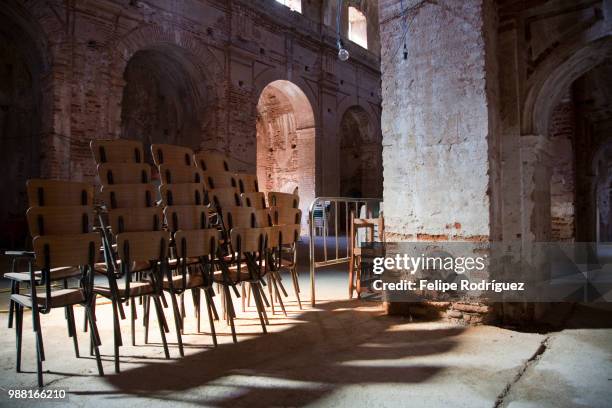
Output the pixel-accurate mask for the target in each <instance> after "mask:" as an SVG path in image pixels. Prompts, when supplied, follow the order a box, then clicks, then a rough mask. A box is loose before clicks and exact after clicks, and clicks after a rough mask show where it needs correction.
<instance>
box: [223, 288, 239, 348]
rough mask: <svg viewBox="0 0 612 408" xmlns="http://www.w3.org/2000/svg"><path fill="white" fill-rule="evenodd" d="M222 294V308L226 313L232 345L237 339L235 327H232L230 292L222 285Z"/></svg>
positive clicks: (232, 312)
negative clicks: (223, 307)
mask: <svg viewBox="0 0 612 408" xmlns="http://www.w3.org/2000/svg"><path fill="white" fill-rule="evenodd" d="M223 293H224V296H223V298H224V306H225V310H226V313H227V317H228V320H229V324H230V328H231V330H232V340H233V341H234V343H238V339H237V337H236V326H235V325H234V316H235V313H234V305H233V303H232V297H231V295H230V290H229V288H228V287H227V286H226V285H223Z"/></svg>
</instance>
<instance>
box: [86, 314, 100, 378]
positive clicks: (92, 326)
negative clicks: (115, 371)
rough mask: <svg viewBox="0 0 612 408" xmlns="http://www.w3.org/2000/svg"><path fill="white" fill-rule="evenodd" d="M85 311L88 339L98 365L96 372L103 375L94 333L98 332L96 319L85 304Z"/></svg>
mask: <svg viewBox="0 0 612 408" xmlns="http://www.w3.org/2000/svg"><path fill="white" fill-rule="evenodd" d="M85 311H86V313H87V315H88V319H87V320H88V321H89V328H90V333H89V336H90V339H91V340H90V341H91V344H92V345H93V349H94V353H95V355H96V364H97V366H98V374H99V375H100V376H104V368H102V359H101V358H100V349H99V348H98V344H97V343H98V339H96V333H97V332H98V327H97V324H96V319H95V318H94V316H93V313H92V310H91V308H90V307H89V306H85Z"/></svg>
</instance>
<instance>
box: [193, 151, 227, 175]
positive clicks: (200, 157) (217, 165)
mask: <svg viewBox="0 0 612 408" xmlns="http://www.w3.org/2000/svg"><path fill="white" fill-rule="evenodd" d="M195 163H196V166H198V167H199V168H200V170H202V171H206V172H213V173H215V172H223V171H231V170H232V168H231V166H230V160H229V158H228V157H227V156H226V155H224V154H221V153H217V152H198V153H196V154H195Z"/></svg>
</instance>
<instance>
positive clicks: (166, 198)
mask: <svg viewBox="0 0 612 408" xmlns="http://www.w3.org/2000/svg"><path fill="white" fill-rule="evenodd" d="M159 192H160V193H161V199H162V203H163V204H164V205H166V206H168V205H204V201H205V194H204V185H203V184H199V183H180V184H162V185H161V186H160V187H159Z"/></svg>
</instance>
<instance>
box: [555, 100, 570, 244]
mask: <svg viewBox="0 0 612 408" xmlns="http://www.w3.org/2000/svg"><path fill="white" fill-rule="evenodd" d="M575 126H576V125H575V109H574V103H573V101H572V99H571V95H570V94H569V93H568V95H567V96H566V97H565V98H564V99H563V100H562V101H561V102H559V104H558V105H557V106H556V107H555V109H554V110H553V112H552V118H551V121H550V128H549V131H548V134H549V136H550V138H551V139H552V140H553V148H554V153H553V154H554V157H555V162H554V166H553V170H552V178H551V181H550V183H551V185H550V188H551V191H550V195H551V197H550V198H551V220H552V226H551V227H552V231H551V237H552V239H553V240H555V241H573V240H574V238H575V227H574V219H575V217H574V214H575V177H576V172H575V168H574V167H575V166H574V160H575V157H574V143H575V142H574V135H575Z"/></svg>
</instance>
